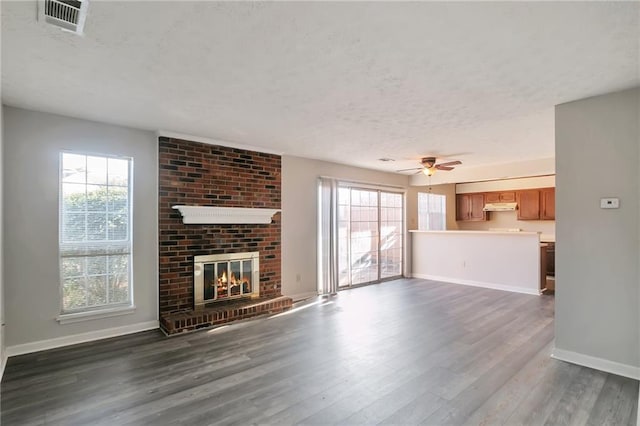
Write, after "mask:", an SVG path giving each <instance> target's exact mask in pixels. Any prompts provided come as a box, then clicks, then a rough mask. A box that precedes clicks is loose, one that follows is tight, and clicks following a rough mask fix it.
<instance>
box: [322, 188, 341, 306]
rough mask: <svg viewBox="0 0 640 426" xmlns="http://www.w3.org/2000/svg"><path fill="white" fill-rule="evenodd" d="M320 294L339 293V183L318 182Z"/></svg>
mask: <svg viewBox="0 0 640 426" xmlns="http://www.w3.org/2000/svg"><path fill="white" fill-rule="evenodd" d="M318 198H319V203H318V206H319V214H318V222H319V223H318V225H319V226H318V293H319V294H321V295H330V294H336V293H337V291H338V182H337V181H336V180H335V179H331V178H324V177H323V178H320V179H319V181H318Z"/></svg>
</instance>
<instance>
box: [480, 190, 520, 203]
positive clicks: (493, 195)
mask: <svg viewBox="0 0 640 426" xmlns="http://www.w3.org/2000/svg"><path fill="white" fill-rule="evenodd" d="M484 201H485V202H486V203H513V202H515V201H516V193H515V191H507V192H487V193H485V194H484Z"/></svg>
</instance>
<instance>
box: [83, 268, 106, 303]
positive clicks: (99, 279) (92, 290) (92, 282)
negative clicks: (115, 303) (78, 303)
mask: <svg viewBox="0 0 640 426" xmlns="http://www.w3.org/2000/svg"><path fill="white" fill-rule="evenodd" d="M87 303H88V304H89V306H98V305H105V304H106V303H107V276H106V275H97V276H90V277H88V280H87Z"/></svg>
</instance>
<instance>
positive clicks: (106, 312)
mask: <svg viewBox="0 0 640 426" xmlns="http://www.w3.org/2000/svg"><path fill="white" fill-rule="evenodd" d="M135 311H136V307H135V306H134V305H130V306H118V307H114V308H105V309H100V310H96V311H87V312H76V313H72V314H60V315H59V316H58V318H56V320H57V321H58V322H59V323H60V324H73V323H75V322H81V321H91V320H97V319H102V318H109V317H116V316H120V315H127V314H132V313H134V312H135Z"/></svg>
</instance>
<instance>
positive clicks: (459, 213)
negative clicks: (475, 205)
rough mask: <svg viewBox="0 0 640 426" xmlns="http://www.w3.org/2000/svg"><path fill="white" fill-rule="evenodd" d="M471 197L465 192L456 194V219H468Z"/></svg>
mask: <svg viewBox="0 0 640 426" xmlns="http://www.w3.org/2000/svg"><path fill="white" fill-rule="evenodd" d="M470 203H471V199H470V198H469V196H468V195H467V194H458V195H456V220H469V210H471V206H470Z"/></svg>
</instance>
